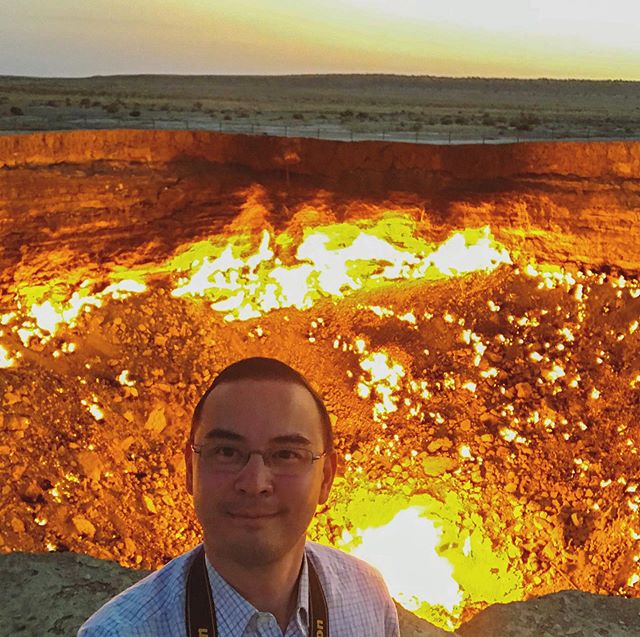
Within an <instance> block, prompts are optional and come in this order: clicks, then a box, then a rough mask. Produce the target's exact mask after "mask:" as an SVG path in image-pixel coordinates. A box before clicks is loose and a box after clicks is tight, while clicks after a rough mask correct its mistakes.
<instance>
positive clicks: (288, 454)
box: [272, 449, 304, 462]
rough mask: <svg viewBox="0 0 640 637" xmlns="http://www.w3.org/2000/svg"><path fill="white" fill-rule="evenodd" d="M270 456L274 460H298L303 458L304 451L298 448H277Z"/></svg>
mask: <svg viewBox="0 0 640 637" xmlns="http://www.w3.org/2000/svg"><path fill="white" fill-rule="evenodd" d="M272 456H273V458H274V460H276V462H300V461H302V460H303V459H304V452H302V451H300V450H298V449H277V450H276V451H274V452H273V454H272Z"/></svg>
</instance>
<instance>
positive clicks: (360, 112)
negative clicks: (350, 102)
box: [356, 111, 369, 120]
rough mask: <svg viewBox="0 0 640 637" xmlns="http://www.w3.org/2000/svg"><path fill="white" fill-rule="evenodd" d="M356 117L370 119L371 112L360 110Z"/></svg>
mask: <svg viewBox="0 0 640 637" xmlns="http://www.w3.org/2000/svg"><path fill="white" fill-rule="evenodd" d="M356 117H357V118H358V119H359V120H365V119H369V113H365V112H364V111H359V112H358V113H356Z"/></svg>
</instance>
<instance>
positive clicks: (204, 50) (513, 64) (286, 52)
mask: <svg viewBox="0 0 640 637" xmlns="http://www.w3.org/2000/svg"><path fill="white" fill-rule="evenodd" d="M138 73H170V74H205V75H234V74H238V75H246V74H252V75H253V74H255V75H271V74H276V75H281V74H298V73H398V74H410V75H448V76H457V77H463V76H484V77H522V78H535V77H552V78H590V79H628V80H640V1H639V0H606V1H605V0H530V1H528V2H526V1H524V0H439V1H437V2H436V1H433V0H345V1H342V2H338V1H336V0H0V75H32V76H53V77H56V76H58V77H83V76H89V75H112V74H138Z"/></svg>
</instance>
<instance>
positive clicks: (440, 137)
mask: <svg viewBox="0 0 640 637" xmlns="http://www.w3.org/2000/svg"><path fill="white" fill-rule="evenodd" d="M106 129H110V130H113V129H143V130H202V131H212V132H222V133H235V134H244V135H269V136H274V137H304V138H315V139H328V140H335V141H393V142H407V143H414V144H471V143H473V144H507V143H514V142H525V141H630V140H631V141H640V123H639V124H638V125H637V126H635V127H633V128H625V129H614V130H603V129H600V128H592V127H584V126H576V127H572V128H569V127H557V128H554V129H552V130H536V129H535V128H534V129H532V130H496V129H486V128H485V129H483V128H478V127H476V128H473V129H468V130H464V129H459V128H458V129H450V130H445V131H443V130H442V129H437V130H433V129H432V130H430V129H429V127H420V128H417V127H415V125H414V129H413V130H408V129H407V128H404V129H402V128H401V129H398V130H365V129H361V128H351V127H348V126H344V125H342V126H340V125H333V124H317V123H316V124H299V123H287V124H283V123H264V122H230V121H225V120H212V119H197V118H190V119H179V118H174V119H171V118H133V117H132V118H128V119H123V118H120V119H115V118H91V117H82V118H65V119H61V120H59V121H53V122H52V121H50V120H46V119H43V118H26V117H21V118H8V117H6V118H4V119H0V134H5V135H9V134H27V133H34V132H42V131H65V130H106Z"/></svg>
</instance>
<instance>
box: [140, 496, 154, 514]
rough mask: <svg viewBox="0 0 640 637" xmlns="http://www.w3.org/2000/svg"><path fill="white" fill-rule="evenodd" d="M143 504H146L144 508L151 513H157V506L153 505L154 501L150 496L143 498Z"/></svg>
mask: <svg viewBox="0 0 640 637" xmlns="http://www.w3.org/2000/svg"><path fill="white" fill-rule="evenodd" d="M142 503H143V504H144V508H145V509H146V510H147V511H149V513H157V512H158V511H157V509H156V505H155V504H154V503H153V500H152V499H151V498H150V497H149V496H148V495H143V496H142Z"/></svg>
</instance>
